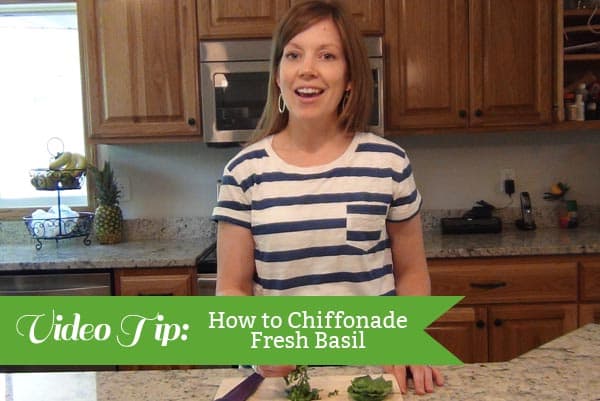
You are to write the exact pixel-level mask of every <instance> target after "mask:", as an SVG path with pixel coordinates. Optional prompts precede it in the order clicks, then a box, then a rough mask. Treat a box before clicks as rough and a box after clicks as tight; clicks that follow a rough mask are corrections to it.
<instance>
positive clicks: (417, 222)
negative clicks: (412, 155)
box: [385, 214, 444, 394]
mask: <svg viewBox="0 0 600 401" xmlns="http://www.w3.org/2000/svg"><path fill="white" fill-rule="evenodd" d="M387 232H388V236H389V238H390V244H391V245H390V246H391V248H392V260H393V264H394V280H395V281H396V295H430V294H431V281H430V279H429V272H428V270H427V259H426V258H425V246H424V245H423V230H422V226H421V216H420V215H419V214H417V215H415V216H413V217H412V218H411V219H409V220H406V221H402V222H396V223H395V222H388V223H387ZM407 369H409V370H410V372H411V376H412V379H413V386H414V389H415V393H417V394H426V393H431V392H433V391H435V385H438V386H443V385H444V376H443V375H442V373H441V372H440V370H439V369H437V368H434V367H430V366H399V365H398V366H386V367H385V371H386V372H388V373H392V374H393V375H394V376H395V377H396V380H397V381H398V385H399V386H400V390H401V391H402V392H403V393H406V391H407V388H408V385H407Z"/></svg>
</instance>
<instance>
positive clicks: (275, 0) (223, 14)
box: [197, 0, 290, 39]
mask: <svg viewBox="0 0 600 401" xmlns="http://www.w3.org/2000/svg"><path fill="white" fill-rule="evenodd" d="M197 3H198V36H199V37H200V38H201V39H213V38H214V39H217V38H222V39H233V38H242V39H243V38H261V37H270V36H271V35H272V33H273V29H275V26H276V25H277V21H279V19H280V18H281V17H282V16H283V14H285V12H286V11H287V10H288V8H289V6H290V2H289V0H198V1H197Z"/></svg>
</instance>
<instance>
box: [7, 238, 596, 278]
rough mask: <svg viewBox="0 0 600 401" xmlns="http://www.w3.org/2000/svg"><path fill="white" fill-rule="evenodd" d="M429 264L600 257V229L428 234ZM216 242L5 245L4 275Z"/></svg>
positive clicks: (141, 260) (146, 257) (115, 264)
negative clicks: (459, 259)
mask: <svg viewBox="0 0 600 401" xmlns="http://www.w3.org/2000/svg"><path fill="white" fill-rule="evenodd" d="M424 239H425V250H426V254H427V257H429V258H453V257H486V256H527V255H568V254H573V255H579V254H590V253H600V228H594V227H580V228H578V229H572V230H565V229H550V228H547V229H538V230H535V231H518V230H505V231H504V232H503V233H501V234H471V235H442V234H440V233H439V232H438V231H426V232H425V234H424ZM210 243H211V239H209V238H202V239H185V240H181V239H177V240H139V241H130V242H123V243H121V244H116V245H99V244H96V243H93V244H92V245H90V246H85V245H83V244H82V243H81V240H80V239H73V240H67V241H62V242H59V243H54V241H46V242H44V245H43V247H42V249H41V250H39V251H36V250H35V248H34V245H33V243H29V244H11V245H0V271H11V270H12V271H14V270H56V269H107V268H130V267H132V268H134V267H177V266H194V264H195V258H196V256H197V255H198V254H199V253H200V252H201V251H202V250H203V249H205V248H206V247H207V246H208V245H209V244H210Z"/></svg>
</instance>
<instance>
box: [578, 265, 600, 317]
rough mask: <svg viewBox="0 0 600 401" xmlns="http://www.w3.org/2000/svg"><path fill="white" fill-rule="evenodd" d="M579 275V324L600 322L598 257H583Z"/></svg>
mask: <svg viewBox="0 0 600 401" xmlns="http://www.w3.org/2000/svg"><path fill="white" fill-rule="evenodd" d="M579 277H580V280H579V288H580V291H581V294H580V297H579V298H580V301H581V303H580V304H579V325H580V326H584V325H586V324H588V323H598V324H600V257H588V258H584V259H583V260H582V262H581V270H580V274H579Z"/></svg>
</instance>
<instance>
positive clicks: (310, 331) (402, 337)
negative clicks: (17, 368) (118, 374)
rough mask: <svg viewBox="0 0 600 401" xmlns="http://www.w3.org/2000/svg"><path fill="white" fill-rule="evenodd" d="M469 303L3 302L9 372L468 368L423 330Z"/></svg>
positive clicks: (0, 359) (1, 329)
mask: <svg viewBox="0 0 600 401" xmlns="http://www.w3.org/2000/svg"><path fill="white" fill-rule="evenodd" d="M460 299H461V297H458V296H456V297H451V296H446V297H437V296H435V297H434V296H430V297H393V296H392V297H284V296H281V297H163V296H158V297H125V296H119V297H108V296H107V297H95V296H81V297H80V296H61V297H59V296H47V297H46V296H44V297H41V296H31V297H8V296H5V297H0V311H2V312H1V316H2V319H1V320H0V343H1V344H2V352H1V353H0V365H236V364H242V365H245V364H247V365H251V364H307V365H374V364H429V365H451V364H460V363H461V362H460V361H459V360H458V359H457V358H456V357H455V356H454V355H452V354H451V353H450V352H448V351H447V350H446V349H445V348H444V347H442V346H441V345H440V344H439V343H437V342H436V341H435V340H433V339H432V338H431V337H430V336H429V335H428V334H427V333H425V331H424V329H425V328H426V327H427V326H428V325H430V324H431V323H432V322H433V321H435V320H436V319H437V318H438V317H439V316H440V315H442V314H443V313H444V312H445V311H447V310H448V309H449V308H451V307H452V306H453V305H455V304H456V303H457V302H459V301H460Z"/></svg>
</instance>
